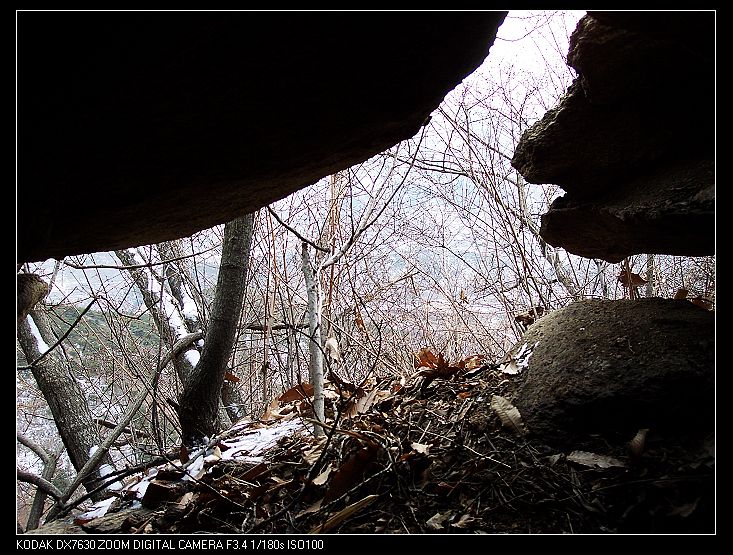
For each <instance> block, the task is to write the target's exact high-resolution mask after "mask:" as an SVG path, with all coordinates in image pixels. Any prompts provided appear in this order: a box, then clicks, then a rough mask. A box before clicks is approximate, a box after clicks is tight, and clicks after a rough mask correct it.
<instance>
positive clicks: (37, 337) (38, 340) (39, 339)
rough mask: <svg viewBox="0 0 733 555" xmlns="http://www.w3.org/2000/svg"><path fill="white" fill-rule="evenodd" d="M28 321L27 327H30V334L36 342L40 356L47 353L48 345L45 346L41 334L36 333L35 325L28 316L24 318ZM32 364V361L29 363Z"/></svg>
mask: <svg viewBox="0 0 733 555" xmlns="http://www.w3.org/2000/svg"><path fill="white" fill-rule="evenodd" d="M26 318H27V319H28V325H29V326H30V327H31V334H32V335H33V338H34V339H35V340H36V345H38V350H39V351H40V352H41V354H43V353H45V352H46V351H48V345H46V342H45V341H44V340H43V337H41V332H40V331H38V328H37V327H36V323H35V322H34V321H33V318H32V317H31V315H30V314H29V315H28V316H26ZM29 362H32V361H29Z"/></svg>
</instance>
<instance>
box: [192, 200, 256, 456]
mask: <svg viewBox="0 0 733 555" xmlns="http://www.w3.org/2000/svg"><path fill="white" fill-rule="evenodd" d="M253 225H254V214H247V215H246V216H244V217H242V218H238V219H236V220H233V221H231V222H229V223H228V224H226V226H224V244H223V247H222V254H221V264H220V266H219V276H218V278H217V284H216V295H215V297H214V303H213V305H212V308H211V317H210V319H209V325H208V329H207V332H206V338H205V341H204V348H203V352H202V353H201V359H200V360H199V362H198V364H197V365H196V367H195V368H194V369H193V372H192V373H191V375H190V376H189V378H188V380H186V383H185V384H184V389H183V394H182V395H181V397H180V399H179V402H178V404H179V409H178V416H179V420H180V422H181V434H182V436H183V438H182V439H183V442H184V443H185V444H186V445H193V444H194V443H199V442H201V441H202V440H203V438H204V437H211V436H212V435H213V434H214V433H215V432H216V429H215V425H214V423H215V420H216V416H217V411H218V407H219V395H220V393H221V388H222V385H223V382H224V373H225V372H226V368H227V363H228V361H229V357H230V356H231V353H232V347H233V346H234V337H235V334H236V329H237V324H238V323H239V318H240V316H241V313H242V302H243V300H244V292H245V289H246V273H247V262H248V259H249V252H250V248H251V246H252V232H253Z"/></svg>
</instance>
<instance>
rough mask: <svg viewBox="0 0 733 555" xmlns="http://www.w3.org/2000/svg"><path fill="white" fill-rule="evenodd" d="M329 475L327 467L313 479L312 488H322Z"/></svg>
mask: <svg viewBox="0 0 733 555" xmlns="http://www.w3.org/2000/svg"><path fill="white" fill-rule="evenodd" d="M330 474H331V467H330V466H329V467H328V468H326V470H324V471H323V472H321V473H320V474H319V475H318V476H316V477H315V478H313V481H312V482H311V483H312V484H313V485H314V486H322V485H323V484H325V483H326V480H328V477H329V475H330Z"/></svg>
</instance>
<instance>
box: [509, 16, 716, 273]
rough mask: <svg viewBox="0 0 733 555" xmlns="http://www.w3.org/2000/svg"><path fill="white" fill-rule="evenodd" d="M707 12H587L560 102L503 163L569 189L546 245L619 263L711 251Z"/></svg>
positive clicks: (553, 213)
mask: <svg viewBox="0 0 733 555" xmlns="http://www.w3.org/2000/svg"><path fill="white" fill-rule="evenodd" d="M714 31H715V21H714V14H713V13H712V12H688V13H685V12H674V13H673V12H669V13H662V12H654V13H625V12H590V13H589V15H587V16H586V17H584V18H583V19H581V21H580V22H579V23H578V27H577V28H576V30H575V32H574V34H573V36H572V38H571V43H570V52H569V54H568V63H569V64H570V65H571V66H572V67H573V68H574V69H576V70H577V71H578V77H577V78H576V79H575V81H574V82H573V84H572V85H571V87H570V88H569V89H568V92H567V94H566V95H565V96H564V97H563V99H562V100H561V102H560V104H559V105H558V106H557V107H555V108H553V109H551V110H550V111H548V112H547V114H545V116H544V117H543V118H542V119H541V120H540V121H538V122H537V123H536V124H535V125H533V126H532V127H531V128H530V129H528V130H527V131H526V132H525V134H524V135H523V137H522V139H521V140H520V143H519V144H518V145H517V148H516V151H515V154H514V158H513V160H512V164H513V165H514V166H515V167H516V168H517V169H518V170H519V171H520V172H521V173H522V175H523V176H524V178H525V179H526V180H527V181H529V182H531V183H553V184H557V185H559V186H561V187H562V188H563V189H564V190H565V191H567V194H566V195H565V197H563V198H561V199H559V200H558V201H556V202H555V204H553V205H552V207H551V208H550V211H549V212H548V214H546V215H545V216H544V217H543V222H542V235H543V237H544V238H545V240H547V242H548V243H550V244H552V245H554V246H559V247H563V248H565V249H567V250H568V251H570V252H572V253H574V254H579V255H582V256H587V257H594V258H603V259H605V260H608V261H610V262H618V261H620V260H622V259H623V258H624V257H625V256H628V255H630V254H636V253H652V252H655V253H667V254H684V255H705V254H713V253H714V238H713V233H714V218H715V206H714V201H715V193H714V184H715V175H714V139H715V105H714V100H715V88H714V87H715V80H714V77H715V66H714Z"/></svg>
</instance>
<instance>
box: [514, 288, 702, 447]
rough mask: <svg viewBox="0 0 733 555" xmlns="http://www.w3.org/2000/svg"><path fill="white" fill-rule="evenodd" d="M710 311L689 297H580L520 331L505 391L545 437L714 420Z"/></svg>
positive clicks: (695, 426)
mask: <svg viewBox="0 0 733 555" xmlns="http://www.w3.org/2000/svg"><path fill="white" fill-rule="evenodd" d="M714 326H715V317H714V315H713V313H711V312H708V311H707V310H705V309H702V308H700V307H697V306H695V305H693V304H692V303H690V302H688V301H675V300H670V299H658V298H649V299H638V300H620V301H605V300H584V301H578V302H576V303H573V304H571V305H569V306H567V307H565V308H563V309H560V310H557V311H555V312H551V313H550V314H548V315H547V316H545V317H543V318H541V319H540V320H538V321H537V322H536V323H535V324H534V325H532V326H531V327H530V328H529V330H528V331H527V333H526V334H525V336H524V338H523V340H522V342H521V343H522V344H525V343H526V344H529V345H530V346H531V345H534V344H535V343H537V342H539V344H538V345H537V346H536V347H534V349H533V351H532V355H531V356H530V358H529V364H528V366H527V368H526V369H525V370H524V371H523V372H522V373H521V374H520V375H519V376H518V378H519V379H520V380H522V383H521V385H520V386H519V388H518V390H517V392H516V396H515V398H514V400H513V401H512V402H513V403H514V405H515V406H516V407H517V408H518V409H519V410H520V412H521V414H522V418H523V420H524V422H525V423H526V425H527V426H528V428H529V430H530V432H531V433H532V434H533V436H535V437H537V438H539V439H540V440H543V441H546V442H548V443H552V442H572V441H574V440H576V439H581V438H587V437H588V436H589V435H590V434H611V435H614V436H616V437H627V439H629V440H630V439H631V438H632V437H633V435H634V434H635V433H636V431H637V430H638V429H640V428H650V429H651V430H652V431H653V432H655V433H657V432H672V433H673V434H682V433H685V434H688V433H692V434H694V435H695V436H696V437H703V436H704V435H705V434H707V433H710V432H712V431H713V429H714V410H715V403H714V400H715V389H714V378H715V354H714V353H715V348H714V346H715V334H714Z"/></svg>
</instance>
